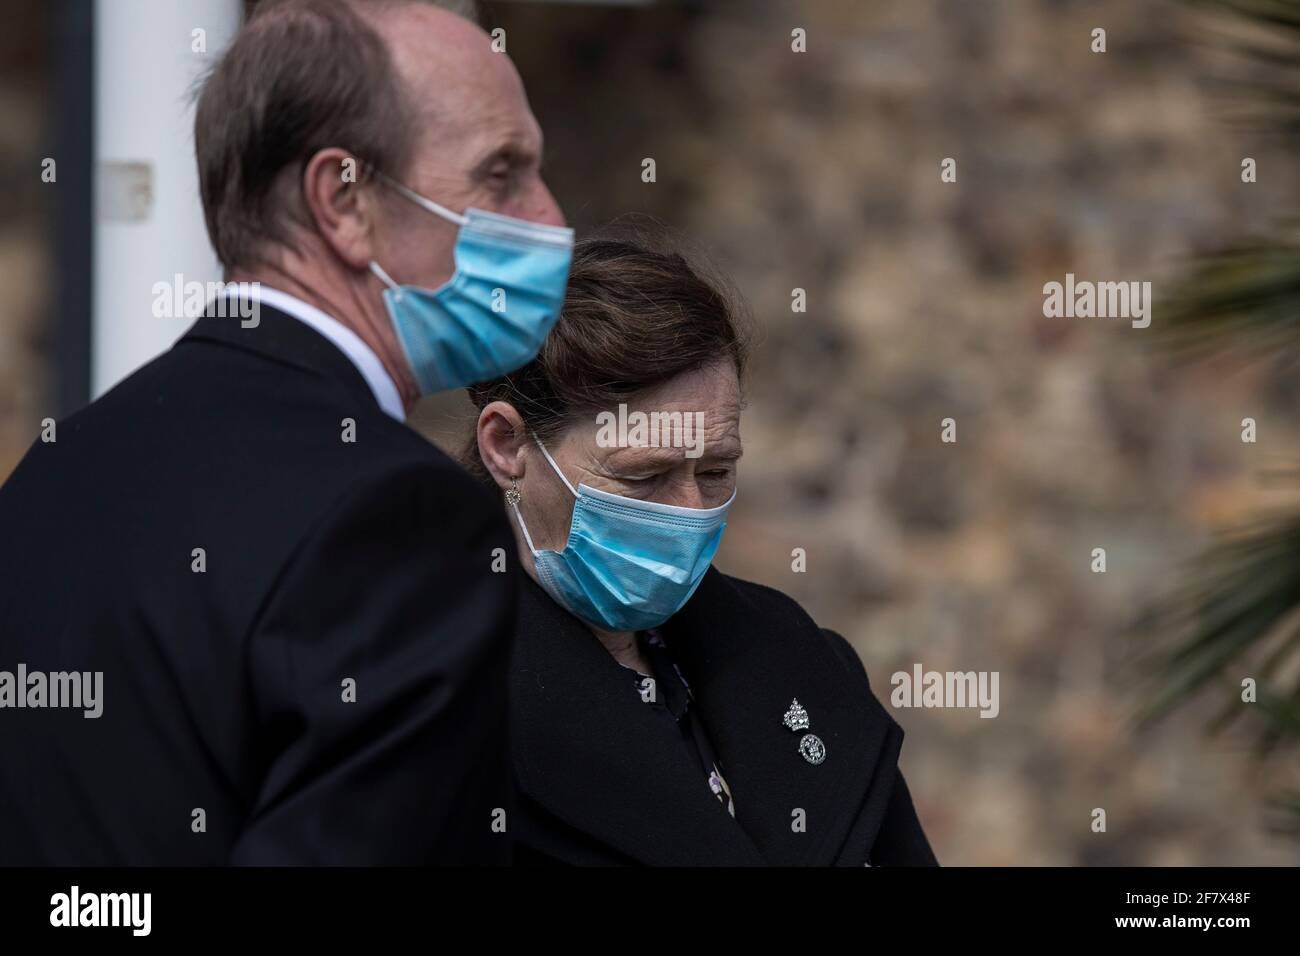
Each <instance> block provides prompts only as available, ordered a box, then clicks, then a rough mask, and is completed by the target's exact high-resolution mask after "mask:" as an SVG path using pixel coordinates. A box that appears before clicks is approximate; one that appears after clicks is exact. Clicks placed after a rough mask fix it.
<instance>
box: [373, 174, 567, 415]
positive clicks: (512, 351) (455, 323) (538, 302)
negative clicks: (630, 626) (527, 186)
mask: <svg viewBox="0 0 1300 956" xmlns="http://www.w3.org/2000/svg"><path fill="white" fill-rule="evenodd" d="M379 177H380V179H382V180H383V181H384V182H386V183H387V184H388V185H390V186H392V187H393V188H394V189H396V190H397V191H398V192H399V193H400V194H401V195H402V196H404V197H405V198H407V199H409V200H410V201H411V202H413V203H415V204H416V205H418V206H420V207H421V208H423V209H426V210H428V211H429V212H431V213H433V214H434V215H436V216H440V217H441V218H443V219H446V220H448V221H450V222H454V223H456V224H457V225H459V226H460V232H459V233H458V234H457V236H456V246H455V251H454V255H455V260H456V271H455V272H454V273H453V274H452V277H451V278H450V279H449V280H448V281H447V282H446V283H445V284H444V285H442V286H441V287H439V288H437V289H425V288H421V287H420V286H411V285H398V284H397V283H396V282H394V281H393V280H392V278H390V277H389V275H388V273H387V272H385V271H384V270H383V269H382V268H380V266H379V263H377V262H375V261H373V260H372V261H371V263H370V270H371V271H372V272H373V273H374V274H375V275H377V276H378V277H379V279H380V281H382V282H383V283H384V285H386V286H387V287H388V288H387V289H385V290H384V305H385V307H386V308H387V309H388V315H389V317H390V318H391V319H392V320H393V325H394V327H396V329H397V337H398V339H399V340H400V341H401V343H402V348H403V349H404V350H405V352H406V358H407V361H408V362H409V363H410V365H411V370H412V371H413V372H414V373H415V379H416V382H417V383H418V384H419V386H420V393H421V394H422V395H429V394H432V393H433V392H441V391H446V390H448V389H453V388H463V387H464V386H466V385H473V384H474V383H476V382H487V381H491V380H492V379H494V378H500V377H501V376H502V375H506V374H508V373H510V372H513V371H514V370H515V369H518V368H521V367H522V366H524V365H527V364H528V363H529V362H531V361H532V360H533V359H534V358H535V357H536V356H537V353H538V351H540V349H541V347H542V342H543V341H544V340H545V339H546V336H547V334H548V333H549V332H550V331H551V328H552V327H553V326H554V325H555V320H556V319H557V318H558V317H559V315H560V306H561V305H562V304H563V303H564V288H565V285H566V283H567V282H568V279H569V263H570V261H571V260H572V258H573V230H572V229H568V228H565V227H563V226H546V225H543V224H541V223H537V222H529V221H527V220H525V219H515V218H513V217H511V216H502V215H499V214H497V213H493V212H487V211H485V210H482V209H467V210H465V214H464V215H463V216H462V215H460V214H459V213H455V212H452V211H451V210H450V209H447V208H446V207H444V206H440V205H438V203H436V202H434V201H433V200H431V199H426V198H425V197H424V196H421V195H420V194H419V193H416V192H413V191H412V190H410V189H408V188H407V187H406V186H404V185H402V184H401V183H399V182H396V181H395V180H392V179H389V178H388V177H387V176H383V175H382V174H379Z"/></svg>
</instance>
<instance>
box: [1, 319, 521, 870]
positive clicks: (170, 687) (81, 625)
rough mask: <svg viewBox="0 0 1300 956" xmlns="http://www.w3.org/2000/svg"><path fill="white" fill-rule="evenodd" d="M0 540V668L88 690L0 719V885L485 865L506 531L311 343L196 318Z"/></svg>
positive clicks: (11, 516) (496, 509)
mask: <svg viewBox="0 0 1300 956" xmlns="http://www.w3.org/2000/svg"><path fill="white" fill-rule="evenodd" d="M345 418H350V419H353V420H354V421H355V428H356V441H355V442H354V443H347V442H344V441H342V440H341V439H342V435H343V431H344V423H343V420H344V419H345ZM0 529H2V530H0V670H7V671H10V672H13V671H14V669H15V666H16V665H17V664H18V663H25V664H26V666H27V668H28V670H29V671H30V670H41V671H47V672H48V671H102V672H103V675H104V676H103V681H104V690H103V695H104V704H103V708H104V709H103V716H102V717H100V718H98V719H85V718H84V717H83V716H82V714H81V712H79V711H71V712H69V711H54V710H45V711H41V710H31V709H26V710H11V709H3V710H0V864H162V865H167V864H180V865H185V864H221V863H226V862H231V863H308V864H311V863H349V864H353V863H355V864H364V863H421V862H426V861H440V862H460V861H472V862H479V861H482V862H493V861H496V862H508V860H509V845H508V837H503V836H501V835H500V834H499V833H493V832H492V819H493V811H494V810H495V809H496V808H499V807H500V808H504V807H506V806H507V801H508V800H509V786H510V780H509V766H508V750H507V746H506V737H505V731H506V727H505V717H506V663H507V658H508V653H509V642H510V637H511V631H512V622H513V602H514V582H513V581H512V580H511V577H512V576H511V575H508V574H494V573H492V572H491V563H492V559H493V554H492V552H493V549H494V548H505V549H511V548H513V542H512V540H511V538H510V536H509V529H508V527H507V526H506V525H505V522H504V520H503V518H502V516H501V509H500V506H499V504H498V503H497V502H496V501H494V500H493V498H492V496H491V495H489V494H488V493H487V492H486V491H484V490H483V489H482V488H480V487H479V486H478V485H477V484H476V483H475V482H474V481H473V480H472V479H471V478H470V477H469V476H468V475H467V474H466V473H465V472H464V471H463V470H462V469H460V468H459V467H458V466H457V465H456V464H454V463H453V462H452V461H451V460H450V459H449V458H447V457H446V456H445V455H444V454H442V453H441V452H439V451H438V450H437V449H436V448H434V447H433V446H432V445H430V444H429V443H428V442H427V441H426V440H424V439H423V438H421V437H420V436H419V435H418V434H417V433H416V432H414V431H412V430H411V429H410V428H408V427H407V426H406V425H404V424H402V423H400V422H397V421H394V420H393V419H391V418H390V417H388V416H387V415H385V414H384V413H383V411H382V410H381V409H380V407H379V405H378V403H377V402H376V401H375V398H374V396H373V395H372V393H371V391H370V389H369V388H368V387H367V385H366V383H365V380H364V379H363V378H362V377H361V375H360V373H359V372H358V371H357V370H356V368H355V367H354V366H353V365H352V363H351V362H350V361H349V360H348V358H347V357H346V356H345V355H344V354H343V353H342V352H341V351H339V350H338V349H337V348H336V347H335V346H334V345H333V344H332V343H331V342H329V340H327V339H326V338H324V337H323V336H322V335H320V334H319V333H317V332H316V331H315V330H313V329H311V328H310V327H309V326H307V325H305V324H303V323H301V322H299V321H298V320H296V319H294V318H292V317H289V316H286V315H284V314H283V313H280V312H278V311H276V310H274V309H272V308H270V307H268V306H265V305H263V307H262V309H261V317H260V325H258V327H256V328H249V329H244V328H241V327H240V324H239V320H238V319H224V318H221V319H219V318H212V317H208V318H203V319H200V320H199V321H198V322H197V323H196V324H195V325H194V326H193V328H192V329H191V330H190V331H189V332H188V333H187V334H186V335H185V336H184V337H183V338H182V339H181V340H180V342H178V343H177V345H176V346H175V347H174V348H172V349H171V350H170V351H169V352H167V353H166V354H164V355H162V356H161V357H159V358H158V359H156V360H155V361H153V362H152V363H150V364H149V365H147V366H145V367H144V368H143V369H141V370H140V371H138V372H136V373H135V374H133V375H131V376H130V377H129V378H127V379H126V380H125V381H124V382H122V383H121V384H120V385H118V386H117V387H116V388H114V389H113V390H112V391H110V392H109V393H108V394H106V395H105V396H103V397H102V398H100V399H99V400H98V401H96V402H94V403H93V404H91V405H90V406H89V407H87V408H85V409H84V410H82V411H80V412H78V413H77V414H74V415H72V416H71V417H70V418H68V419H66V420H65V421H63V422H60V423H59V425H58V432H57V441H56V442H54V443H49V444H45V443H41V442H39V441H38V442H37V443H36V444H34V445H33V446H32V448H31V450H30V451H29V452H28V453H27V455H26V457H25V458H24V459H23V461H22V463H21V464H20V465H19V466H18V468H17V470H16V471H15V472H14V473H13V475H12V476H11V477H10V478H9V480H8V481H7V482H6V483H5V484H4V486H3V488H0ZM196 548H202V549H204V551H205V559H206V571H204V572H202V573H196V572H195V571H194V570H192V567H193V566H194V562H195V558H194V557H193V555H192V552H193V550H194V549H196ZM349 678H351V679H353V680H355V682H356V701H355V703H345V702H344V701H343V693H344V692H343V682H344V681H345V680H347V679H349ZM195 809H201V810H203V811H204V814H205V815H206V832H194V827H193V825H192V821H194V820H195V819H197V818H196V817H195V816H194V814H193V811H194V810H195Z"/></svg>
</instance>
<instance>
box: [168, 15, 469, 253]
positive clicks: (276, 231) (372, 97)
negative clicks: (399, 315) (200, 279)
mask: <svg viewBox="0 0 1300 956" xmlns="http://www.w3.org/2000/svg"><path fill="white" fill-rule="evenodd" d="M418 2H427V0H264V2H263V3H262V4H261V5H259V6H258V7H257V10H256V12H255V13H254V15H253V17H252V18H251V19H250V21H249V22H248V24H247V25H246V26H245V27H244V28H243V29H242V30H241V31H240V32H239V34H238V35H237V36H236V37H235V40H234V42H233V43H232V44H231V45H230V48H229V50H227V51H226V53H225V55H224V56H223V57H222V59H221V61H220V62H219V63H218V64H217V65H216V67H215V68H214V69H213V70H212V71H211V73H209V74H208V76H207V78H206V79H205V81H204V82H203V85H202V88H201V92H200V93H199V98H198V107H197V110H196V111H195V116H194V152H195V157H196V159H197V161H198V167H199V195H200V196H201V197H202V200H203V217H204V220H205V221H206V223H207V227H208V237H209V238H210V239H211V241H212V247H213V248H214V249H215V250H216V253H217V258H218V259H219V260H220V261H221V264H222V267H223V268H224V269H225V271H226V274H227V275H229V274H230V273H231V272H233V271H235V270H237V269H245V268H248V267H250V266H253V265H255V264H257V263H258V262H259V261H262V260H263V258H264V256H265V252H266V249H267V247H268V246H269V245H274V244H278V243H287V242H288V241H289V239H290V236H291V232H292V229H293V227H294V226H301V227H310V221H309V218H308V214H307V209H306V207H305V205H304V204H303V202H302V196H301V190H300V188H299V183H300V179H301V176H302V171H303V168H304V167H305V165H306V163H307V161H308V160H309V159H310V158H311V157H312V156H313V155H314V154H315V153H317V152H319V151H320V150H322V149H326V148H328V147H331V146H336V147H339V148H341V149H346V150H349V151H351V152H352V153H353V154H354V155H356V156H357V157H358V158H363V159H364V160H365V161H366V162H367V163H371V164H374V166H375V167H377V168H379V169H383V170H385V171H387V172H389V174H390V175H393V176H397V177H402V176H404V175H405V174H406V172H407V170H408V168H409V165H410V160H411V153H412V150H413V149H414V145H415V140H416V124H415V121H414V118H415V110H414V107H413V105H412V104H411V102H410V97H409V96H408V94H407V91H406V90H405V88H404V86H403V84H402V81H401V78H400V77H399V76H398V74H397V71H396V69H395V68H394V66H393V62H392V57H391V55H390V53H389V50H388V46H387V44H386V43H385V42H384V40H383V38H382V37H380V35H379V33H378V32H377V31H376V30H375V29H374V27H373V26H372V25H371V23H370V21H369V18H368V16H367V15H368V14H374V13H379V12H382V11H383V10H384V9H385V8H390V7H395V6H401V5H403V4H407V3H418ZM434 5H436V6H439V7H443V8H446V9H449V10H451V11H452V12H453V13H458V14H460V15H462V16H465V17H467V18H468V19H471V20H473V19H476V16H475V7H474V4H473V3H472V2H440V3H436V4H434ZM357 176H358V179H361V178H363V177H364V167H363V168H359V169H358V170H357Z"/></svg>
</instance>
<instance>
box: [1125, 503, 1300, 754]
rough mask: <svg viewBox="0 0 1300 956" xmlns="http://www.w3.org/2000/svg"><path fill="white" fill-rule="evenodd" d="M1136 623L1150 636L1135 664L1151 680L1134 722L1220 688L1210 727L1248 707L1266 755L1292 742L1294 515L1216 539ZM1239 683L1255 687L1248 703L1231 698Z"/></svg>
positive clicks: (1298, 722) (1297, 697)
mask: <svg viewBox="0 0 1300 956" xmlns="http://www.w3.org/2000/svg"><path fill="white" fill-rule="evenodd" d="M1142 626H1143V628H1144V629H1146V630H1149V632H1150V633H1152V634H1154V635H1155V637H1154V639H1153V640H1152V644H1151V645H1150V646H1149V647H1148V650H1147V653H1146V655H1145V656H1144V659H1145V662H1146V664H1147V665H1148V667H1149V668H1150V669H1152V670H1154V672H1155V673H1156V675H1158V676H1157V677H1156V686H1155V687H1154V688H1153V691H1152V696H1151V698H1150V700H1149V701H1148V702H1147V704H1146V705H1145V707H1143V708H1142V710H1141V711H1140V714H1139V717H1140V719H1141V720H1142V721H1144V722H1150V721H1153V720H1155V719H1157V718H1159V717H1161V716H1164V715H1165V714H1167V713H1168V712H1169V711H1170V710H1172V709H1173V708H1174V707H1176V706H1178V705H1179V704H1181V703H1183V702H1185V701H1187V700H1188V699H1189V698H1191V697H1192V696H1193V695H1194V694H1196V693H1197V692H1198V691H1200V690H1202V689H1204V688H1206V687H1208V686H1210V685H1213V684H1223V685H1224V691H1225V700H1226V701H1227V704H1226V706H1224V708H1223V709H1222V710H1221V711H1220V712H1219V713H1218V716H1217V717H1216V718H1214V719H1213V720H1212V721H1211V729H1212V730H1219V729H1221V728H1222V727H1224V726H1226V725H1227V724H1229V723H1231V722H1233V721H1234V720H1235V719H1236V718H1237V717H1238V716H1240V715H1241V714H1243V713H1245V712H1246V711H1247V708H1248V707H1250V706H1254V707H1255V708H1256V713H1257V716H1258V717H1259V718H1260V720H1261V722H1262V725H1263V728H1264V729H1263V731H1262V732H1261V744H1262V745H1263V746H1264V747H1265V748H1266V749H1269V748H1271V747H1273V746H1275V745H1276V744H1277V743H1279V742H1282V741H1284V740H1287V739H1300V514H1290V515H1287V516H1285V517H1282V518H1279V519H1273V520H1260V521H1259V522H1257V523H1256V524H1254V525H1252V526H1250V527H1248V528H1245V529H1242V530H1240V531H1238V532H1235V533H1233V534H1230V535H1227V536H1225V537H1224V538H1223V539H1222V540H1220V541H1219V542H1218V543H1216V544H1215V545H1214V546H1213V547H1212V548H1210V549H1209V550H1208V551H1207V552H1206V553H1205V554H1203V555H1202V556H1201V557H1200V558H1199V560H1197V561H1196V562H1195V563H1194V564H1193V565H1192V566H1191V567H1190V568H1189V569H1188V570H1187V572H1186V573H1185V574H1184V575H1183V576H1182V577H1181V578H1180V579H1179V581H1178V584H1177V586H1176V587H1175V588H1174V589H1173V590H1172V591H1171V592H1170V593H1169V594H1168V595H1167V596H1166V597H1165V598H1163V599H1162V600H1161V601H1159V602H1157V603H1156V604H1155V605H1154V606H1153V607H1152V608H1151V610H1150V612H1149V613H1148V615H1146V616H1145V617H1144V619H1143V622H1142ZM1247 677H1250V678H1254V679H1255V682H1256V685H1257V693H1258V695H1259V699H1258V702H1257V703H1256V704H1254V705H1249V704H1243V703H1242V701H1241V689H1242V688H1241V681H1242V680H1243V679H1244V678H1247ZM1288 682H1290V683H1289V686H1288Z"/></svg>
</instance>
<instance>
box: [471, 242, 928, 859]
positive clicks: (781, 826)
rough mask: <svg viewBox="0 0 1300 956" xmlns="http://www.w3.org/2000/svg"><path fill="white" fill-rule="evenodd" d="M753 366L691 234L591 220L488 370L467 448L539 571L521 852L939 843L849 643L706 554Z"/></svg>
mask: <svg viewBox="0 0 1300 956" xmlns="http://www.w3.org/2000/svg"><path fill="white" fill-rule="evenodd" d="M744 365H745V348H744V341H743V336H742V335H741V333H740V331H739V329H738V326H737V321H736V318H735V316H734V313H733V310H732V309H731V308H730V307H729V305H728V302H727V300H726V298H725V297H724V296H723V295H722V294H721V292H720V291H719V290H718V288H717V286H716V285H714V284H711V283H710V282H708V281H707V280H706V279H704V278H703V277H702V276H701V274H700V273H699V272H698V271H697V270H695V269H693V268H692V267H691V266H690V265H689V264H688V263H687V262H686V261H685V260H684V259H683V258H682V257H681V256H680V255H678V254H675V253H670V252H662V251H658V250H656V249H653V248H651V247H649V246H648V245H646V244H644V243H642V242H641V241H639V240H623V239H594V240H587V241H585V242H581V243H579V244H578V245H577V247H576V248H575V250H574V259H573V267H572V272H571V275H570V279H569V286H568V292H567V295H566V299H565V305H564V309H563V312H562V314H561V317H560V319H559V321H558V323H557V324H556V327H555V329H554V331H553V332H552V333H551V335H550V337H549V338H548V340H547V342H546V344H545V346H544V347H543V349H542V351H541V354H540V355H539V356H538V357H537V359H536V360H534V361H533V362H532V363H531V364H529V365H527V366H525V367H524V368H523V369H521V370H519V371H518V372H516V373H514V374H512V375H510V376H508V377H506V378H504V379H500V380H498V381H495V382H489V383H486V384H483V385H479V386H475V387H474V388H472V389H471V390H470V393H471V397H472V398H473V400H474V402H475V404H476V406H477V407H478V408H479V410H480V411H479V417H478V427H477V433H476V441H475V442H474V443H473V446H472V448H471V451H470V457H471V465H472V466H474V467H475V468H477V469H478V470H479V471H480V473H481V474H482V475H483V477H484V478H485V479H488V480H490V481H491V482H492V483H493V484H495V485H496V486H497V487H498V488H500V489H501V491H502V492H503V493H504V495H505V499H506V502H507V507H508V508H509V511H510V516H511V522H512V524H513V527H514V529H515V536H516V539H517V541H518V550H519V560H520V562H521V563H522V566H523V568H524V570H525V572H526V575H527V579H526V580H525V581H524V582H523V583H522V584H521V589H522V593H521V595H520V612H519V624H518V637H517V644H516V648H515V652H514V660H513V663H512V673H511V689H510V695H511V721H512V725H511V736H512V757H513V762H514V768H515V774H516V779H517V783H518V789H519V801H518V806H517V808H516V809H515V811H514V813H513V815H512V816H511V817H510V821H509V829H510V831H511V832H512V833H513V834H514V837H515V840H516V846H517V850H516V858H517V860H518V861H519V862H521V863H540V862H559V863H574V864H614V863H643V864H667V865H698V864H703V865H745V864H779V865H790V864H810V865H830V864H837V865H851V866H861V865H864V864H869V865H873V866H875V865H906V864H931V865H932V864H934V863H935V858H934V855H933V853H932V852H931V850H930V846H929V844H928V842H927V840H926V837H925V834H924V833H923V832H922V830H921V826H920V824H919V822H918V821H917V818H916V814H915V811H914V810H913V808H912V801H911V797H910V796H909V794H908V791H907V786H906V784H905V783H904V782H903V777H902V775H901V774H900V773H899V770H898V753H899V747H900V745H901V743H902V738H903V732H902V730H901V729H900V728H899V726H898V724H897V723H896V722H895V721H894V720H893V718H891V717H890V715H889V714H888V713H886V711H885V710H884V708H883V707H882V706H881V705H880V703H879V702H878V701H877V700H876V699H875V697H874V696H873V695H872V692H871V689H870V687H869V686H868V683H867V676H866V674H865V672H864V671H863V668H862V664H861V662H860V661H859V659H858V657H857V655H856V654H855V653H854V651H853V649H852V648H851V647H850V646H849V644H848V642H847V641H845V640H844V639H843V638H842V637H840V636H839V635H838V634H834V633H832V632H830V631H827V630H823V629H821V628H819V627H817V625H816V624H814V623H813V621H812V620H811V619H810V618H809V617H808V615H807V614H806V613H804V611H803V610H802V609H801V608H800V607H799V606H798V605H797V604H796V603H795V602H794V601H792V600H791V599H790V598H788V597H786V596H785V595H783V594H781V593H779V592H777V591H774V590H772V589H771V588H767V587H763V586H761V585H758V584H751V583H748V582H745V581H740V580H737V579H736V578H731V577H728V576H727V575H725V574H722V573H721V572H719V571H717V570H715V569H712V568H711V567H710V561H711V560H712V558H713V554H714V552H715V551H716V550H717V547H718V543H719V541H720V540H721V537H722V529H723V526H724V524H725V518H726V513H727V509H728V508H729V506H730V504H731V502H732V500H733V499H734V497H735V494H736V486H737V478H736V476H737V464H738V462H739V459H740V455H741V441H740V413H741V404H742V403H741V387H740V383H741V377H742V373H743V371H744ZM656 415H657V416H658V417H655V416H656ZM638 423H639V424H640V426H641V427H639V428H638ZM652 426H654V427H652Z"/></svg>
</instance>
